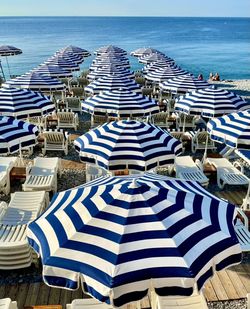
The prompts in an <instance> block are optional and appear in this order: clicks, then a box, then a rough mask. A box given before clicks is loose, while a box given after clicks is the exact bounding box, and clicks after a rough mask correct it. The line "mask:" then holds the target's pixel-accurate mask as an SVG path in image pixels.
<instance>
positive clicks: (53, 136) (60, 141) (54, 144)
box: [42, 130, 69, 155]
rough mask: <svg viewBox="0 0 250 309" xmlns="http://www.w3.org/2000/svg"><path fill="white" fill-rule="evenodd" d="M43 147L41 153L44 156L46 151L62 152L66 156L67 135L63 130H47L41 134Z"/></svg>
mask: <svg viewBox="0 0 250 309" xmlns="http://www.w3.org/2000/svg"><path fill="white" fill-rule="evenodd" d="M43 136H44V145H43V149H42V152H43V154H46V152H47V151H48V150H53V151H63V152H64V153H65V155H67V154H68V138H69V135H68V133H67V132H63V130H49V131H44V132H43Z"/></svg>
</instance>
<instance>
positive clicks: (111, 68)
mask: <svg viewBox="0 0 250 309" xmlns="http://www.w3.org/2000/svg"><path fill="white" fill-rule="evenodd" d="M110 74H118V75H120V76H124V77H127V78H134V77H135V73H134V72H132V71H129V70H128V69H124V68H122V67H117V66H115V65H106V66H103V67H99V68H97V69H96V70H94V71H91V72H90V73H89V74H88V75H87V78H88V79H98V78H100V77H103V76H106V75H110Z"/></svg>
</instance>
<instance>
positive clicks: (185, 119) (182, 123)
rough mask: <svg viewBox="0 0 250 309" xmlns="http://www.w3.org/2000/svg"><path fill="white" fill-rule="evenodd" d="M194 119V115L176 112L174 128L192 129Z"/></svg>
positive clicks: (193, 127) (195, 118)
mask: <svg viewBox="0 0 250 309" xmlns="http://www.w3.org/2000/svg"><path fill="white" fill-rule="evenodd" d="M196 120H197V117H196V116H192V115H184V114H178V117H177V118H176V128H177V129H178V130H180V129H181V128H182V129H183V128H185V130H194V129H195V127H196V124H195V121H196Z"/></svg>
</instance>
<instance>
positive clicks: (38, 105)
mask: <svg viewBox="0 0 250 309" xmlns="http://www.w3.org/2000/svg"><path fill="white" fill-rule="evenodd" d="M54 109H55V106H54V103H52V102H51V101H50V99H49V97H47V96H45V95H43V94H41V93H39V92H34V91H31V90H26V89H19V88H0V115H2V116H13V117H16V118H18V119H25V118H27V117H28V116H29V117H31V116H42V115H45V114H48V113H50V112H53V110H54Z"/></svg>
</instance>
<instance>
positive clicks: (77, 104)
mask: <svg viewBox="0 0 250 309" xmlns="http://www.w3.org/2000/svg"><path fill="white" fill-rule="evenodd" d="M66 105H67V108H70V109H71V110H72V111H74V112H79V113H80V114H82V106H81V100H80V98H78V97H67V98H66Z"/></svg>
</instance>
